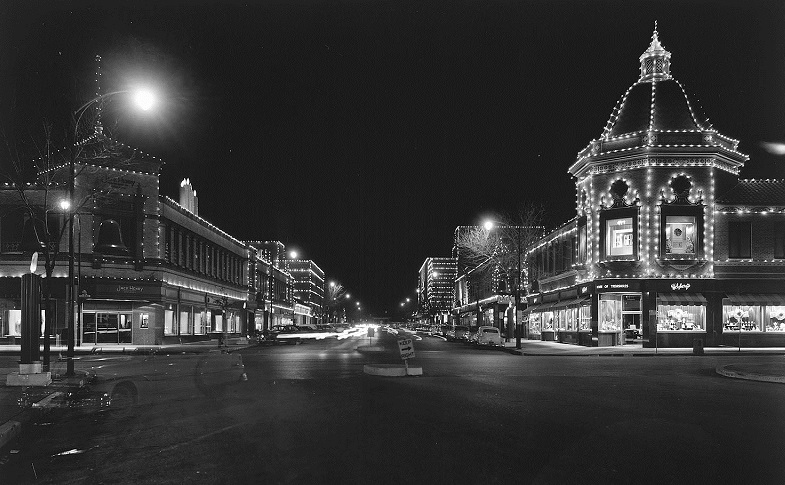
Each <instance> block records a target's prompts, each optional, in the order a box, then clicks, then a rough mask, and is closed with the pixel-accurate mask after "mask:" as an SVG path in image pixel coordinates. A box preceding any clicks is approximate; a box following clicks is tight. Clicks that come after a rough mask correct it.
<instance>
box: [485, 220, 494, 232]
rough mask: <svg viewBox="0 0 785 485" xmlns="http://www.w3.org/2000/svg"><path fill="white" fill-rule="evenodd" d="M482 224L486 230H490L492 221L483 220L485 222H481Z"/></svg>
mask: <svg viewBox="0 0 785 485" xmlns="http://www.w3.org/2000/svg"><path fill="white" fill-rule="evenodd" d="M483 226H484V227H485V230H486V231H490V230H491V229H493V221H485V224H483Z"/></svg>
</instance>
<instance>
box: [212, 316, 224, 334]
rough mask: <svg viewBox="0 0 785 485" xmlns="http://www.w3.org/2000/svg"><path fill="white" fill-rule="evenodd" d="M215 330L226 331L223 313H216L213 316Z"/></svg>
mask: <svg viewBox="0 0 785 485" xmlns="http://www.w3.org/2000/svg"><path fill="white" fill-rule="evenodd" d="M213 329H214V330H213V331H214V332H223V331H224V317H223V315H221V314H219V313H216V314H215V316H214V317H213Z"/></svg>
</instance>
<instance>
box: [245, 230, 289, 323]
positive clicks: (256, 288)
mask: <svg viewBox="0 0 785 485" xmlns="http://www.w3.org/2000/svg"><path fill="white" fill-rule="evenodd" d="M246 243H247V244H248V245H249V246H250V247H252V248H253V249H254V250H255V252H256V255H255V260H254V264H253V269H254V271H252V273H253V274H255V278H254V280H253V282H252V294H254V295H256V296H255V299H256V302H257V306H256V313H255V315H254V317H255V318H254V319H255V330H256V331H264V330H269V329H270V328H272V327H273V326H274V325H292V324H294V322H295V321H296V320H297V319H298V317H297V316H296V315H297V314H296V312H295V301H294V278H292V275H291V274H290V273H289V271H288V270H287V269H286V247H285V246H284V244H283V243H282V242H280V241H247V242H246ZM300 311H301V312H302V311H303V309H300Z"/></svg>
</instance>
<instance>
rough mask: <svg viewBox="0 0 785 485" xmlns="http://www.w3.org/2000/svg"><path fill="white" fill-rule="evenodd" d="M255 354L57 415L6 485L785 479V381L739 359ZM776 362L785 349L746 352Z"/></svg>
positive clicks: (26, 442) (428, 344) (425, 347)
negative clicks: (370, 368) (236, 379)
mask: <svg viewBox="0 0 785 485" xmlns="http://www.w3.org/2000/svg"><path fill="white" fill-rule="evenodd" d="M381 335H382V336H381V337H380V338H379V339H375V341H374V342H372V343H373V344H374V345H375V346H377V347H384V348H386V349H388V351H387V352H358V351H356V350H355V348H356V347H357V346H358V345H367V344H368V343H369V342H368V339H367V338H349V339H344V340H340V341H337V340H334V339H329V340H321V341H310V342H308V343H305V344H302V345H296V346H294V345H292V346H275V347H252V348H249V349H246V350H243V351H241V353H242V356H243V361H244V363H245V366H246V372H247V375H248V381H247V382H242V383H239V384H236V385H232V386H230V387H229V388H228V389H226V390H225V391H224V392H223V394H222V395H220V396H219V395H204V394H203V393H200V392H198V390H197V391H193V390H191V391H188V392H184V391H183V390H182V389H173V390H172V391H171V392H168V391H167V389H166V388H165V386H164V388H158V390H157V391H156V394H155V396H154V397H155V399H150V400H148V402H147V403H146V404H139V405H136V406H132V407H129V408H125V409H120V410H114V409H111V410H97V409H94V408H90V407H87V408H83V409H74V410H68V411H57V412H53V413H51V414H49V415H48V416H47V419H46V420H43V421H42V422H40V423H38V424H37V425H36V426H34V427H33V432H31V433H27V434H25V435H24V437H23V440H22V441H21V442H20V443H19V444H18V447H17V452H16V453H13V454H11V455H8V456H6V457H3V462H4V464H3V465H0V466H2V469H0V477H3V478H2V479H0V481H2V482H3V483H116V482H125V483H191V482H201V483H396V484H399V483H407V482H408V483H512V482H518V483H696V482H698V483H706V482H713V483H740V482H749V483H785V458H783V457H785V386H783V385H781V384H772V383H763V382H753V381H741V380H734V379H728V378H724V377H721V376H718V375H716V374H715V373H714V368H715V367H716V366H717V365H720V364H724V363H733V362H738V361H739V360H738V359H739V357H735V356H731V357H723V356H718V357H709V356H703V357H693V356H681V357H679V356H667V357H665V356H657V357H596V356H592V357H574V356H571V357H529V356H516V355H511V354H508V353H505V352H501V351H497V350H478V349H472V348H469V347H465V346H464V345H462V344H457V343H448V342H444V341H442V340H440V339H436V338H433V337H423V340H416V341H415V351H416V354H417V355H416V358H415V360H414V362H413V363H414V364H416V365H419V366H422V368H423V372H424V375H423V376H420V377H399V378H393V377H377V376H368V375H364V374H363V365H364V364H367V363H395V362H400V361H399V360H398V357H397V355H396V354H397V347H396V346H395V337H394V336H389V335H386V334H384V333H382V334H381ZM744 359H745V360H754V361H764V360H766V359H779V360H781V359H782V357H781V356H780V357H777V356H771V357H767V356H757V357H752V356H747V357H744Z"/></svg>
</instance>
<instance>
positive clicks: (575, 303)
mask: <svg viewBox="0 0 785 485" xmlns="http://www.w3.org/2000/svg"><path fill="white" fill-rule="evenodd" d="M584 301H589V299H588V298H573V299H572V300H562V301H560V302H559V303H557V304H555V305H553V308H564V307H571V306H579V305H580V304H581V303H582V302H584Z"/></svg>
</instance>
